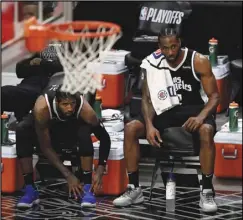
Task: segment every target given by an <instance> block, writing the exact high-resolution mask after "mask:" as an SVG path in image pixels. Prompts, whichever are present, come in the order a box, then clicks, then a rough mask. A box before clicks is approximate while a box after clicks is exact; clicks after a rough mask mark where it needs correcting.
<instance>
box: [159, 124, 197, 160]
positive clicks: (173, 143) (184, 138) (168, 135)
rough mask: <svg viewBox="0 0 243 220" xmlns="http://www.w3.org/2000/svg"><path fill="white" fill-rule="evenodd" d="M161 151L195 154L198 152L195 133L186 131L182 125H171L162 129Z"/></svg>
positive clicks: (176, 153)
mask: <svg viewBox="0 0 243 220" xmlns="http://www.w3.org/2000/svg"><path fill="white" fill-rule="evenodd" d="M161 138H162V140H163V147H162V148H163V149H162V150H163V151H165V152H167V153H169V154H170V155H174V156H177V155H180V156H183V155H184V156H195V155H198V153H199V138H198V135H197V134H196V133H195V134H194V135H192V133H189V132H187V131H186V130H185V129H184V128H182V127H171V128H167V129H165V130H164V132H163V135H162V137H161Z"/></svg>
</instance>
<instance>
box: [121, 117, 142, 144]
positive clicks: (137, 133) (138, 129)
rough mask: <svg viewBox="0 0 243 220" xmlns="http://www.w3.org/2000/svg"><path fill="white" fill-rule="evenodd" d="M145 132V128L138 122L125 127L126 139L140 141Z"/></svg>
mask: <svg viewBox="0 0 243 220" xmlns="http://www.w3.org/2000/svg"><path fill="white" fill-rule="evenodd" d="M144 131H145V127H144V125H143V124H142V123H141V122H140V121H138V120H134V121H131V122H129V123H127V124H126V125H125V128H124V138H125V139H127V138H128V139H130V138H132V139H138V138H139V137H141V136H142V135H143V134H144Z"/></svg>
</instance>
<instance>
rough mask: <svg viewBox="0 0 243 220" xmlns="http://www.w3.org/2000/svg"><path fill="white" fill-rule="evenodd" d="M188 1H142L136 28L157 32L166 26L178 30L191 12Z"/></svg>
mask: <svg viewBox="0 0 243 220" xmlns="http://www.w3.org/2000/svg"><path fill="white" fill-rule="evenodd" d="M191 11H192V10H191V5H190V3H188V2H143V3H142V7H141V11H140V16H139V26H138V29H139V30H141V31H145V32H152V33H154V34H158V33H159V32H160V30H161V29H163V28H167V27H173V28H176V29H177V30H178V31H180V27H181V24H182V22H183V20H184V19H186V18H187V17H188V16H189V15H190V14H191Z"/></svg>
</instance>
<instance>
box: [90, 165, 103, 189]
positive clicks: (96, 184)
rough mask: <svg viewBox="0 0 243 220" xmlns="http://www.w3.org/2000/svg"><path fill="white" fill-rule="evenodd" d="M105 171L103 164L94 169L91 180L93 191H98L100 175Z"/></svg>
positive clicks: (100, 184)
mask: <svg viewBox="0 0 243 220" xmlns="http://www.w3.org/2000/svg"><path fill="white" fill-rule="evenodd" d="M104 171H105V166H102V165H99V166H98V167H97V169H96V172H95V175H94V177H93V181H92V187H91V189H93V191H94V192H96V191H99V190H100V189H101V187H102V177H103V174H104Z"/></svg>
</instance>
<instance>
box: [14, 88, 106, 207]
mask: <svg viewBox="0 0 243 220" xmlns="http://www.w3.org/2000/svg"><path fill="white" fill-rule="evenodd" d="M91 133H94V134H95V136H96V137H97V138H98V139H99V140H100V148H99V164H98V167H97V170H96V173H95V176H94V179H93V185H92V186H91V184H92V165H93V144H92V140H91ZM37 139H38V141H37ZM110 144H111V142H110V137H109V135H108V133H107V132H106V130H105V128H104V126H103V124H102V123H101V122H100V121H99V120H98V119H97V117H96V114H95V112H94V110H93V109H92V108H91V106H90V105H89V104H88V102H87V101H86V100H85V99H84V98H83V96H81V95H80V94H74V95H72V94H69V93H66V92H62V91H61V90H60V86H58V85H53V86H51V88H49V89H48V90H47V91H46V92H44V93H43V95H41V96H40V97H39V98H38V99H37V101H36V103H35V107H34V109H33V113H32V114H29V115H28V116H27V117H25V118H24V119H23V121H21V122H20V123H19V124H18V126H17V129H16V148H17V156H18V158H19V160H20V164H21V168H22V172H23V175H24V181H25V189H24V191H25V194H24V196H23V197H22V198H20V200H19V202H18V204H17V207H32V206H33V205H34V204H37V203H39V202H40V200H39V194H38V191H37V189H36V187H35V184H34V182H33V168H32V154H33V149H34V146H38V147H40V150H41V151H42V152H43V154H44V156H46V158H47V159H48V160H49V162H50V163H51V164H52V165H53V166H54V167H55V168H57V169H58V170H59V171H60V172H61V174H62V175H63V177H64V178H65V179H66V180H67V183H68V187H69V194H71V193H73V195H74V196H75V197H76V198H79V197H81V207H94V206H95V205H96V199H95V197H94V194H93V192H92V191H93V190H92V189H94V191H95V190H96V189H99V188H100V187H101V184H102V183H101V180H102V175H103V172H104V166H105V165H106V161H107V158H108V155H109V152H110ZM75 146H76V147H78V154H79V155H78V156H79V157H80V159H81V167H82V170H83V175H82V176H83V178H82V180H83V183H84V186H82V185H81V183H80V180H79V179H78V178H77V177H76V176H75V175H74V174H73V173H72V172H70V171H69V169H68V168H66V167H65V166H64V165H63V163H62V161H61V160H60V159H59V157H58V155H57V152H60V151H61V149H62V148H65V149H70V148H73V147H75ZM81 195H82V196H81Z"/></svg>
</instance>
